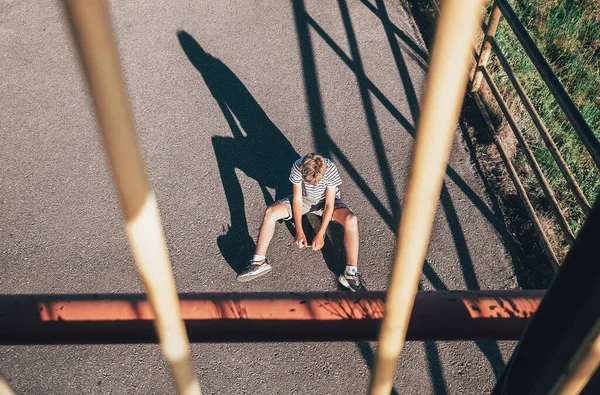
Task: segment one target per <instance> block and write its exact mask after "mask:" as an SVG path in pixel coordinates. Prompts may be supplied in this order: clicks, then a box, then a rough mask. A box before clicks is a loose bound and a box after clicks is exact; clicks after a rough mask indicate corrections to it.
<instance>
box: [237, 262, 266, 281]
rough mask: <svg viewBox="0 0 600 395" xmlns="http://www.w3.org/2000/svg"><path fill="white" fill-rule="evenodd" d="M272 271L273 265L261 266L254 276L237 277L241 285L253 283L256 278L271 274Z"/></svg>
mask: <svg viewBox="0 0 600 395" xmlns="http://www.w3.org/2000/svg"><path fill="white" fill-rule="evenodd" d="M271 269H272V267H271V265H265V266H261V268H260V269H258V270H257V271H255V272H254V273H252V274H247V275H245V276H237V280H238V281H239V282H241V283H247V282H248V281H252V280H254V279H255V278H259V277H261V276H264V275H265V274H267V273H269V272H270V271H271Z"/></svg>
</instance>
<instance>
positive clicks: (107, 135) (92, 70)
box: [65, 0, 201, 395]
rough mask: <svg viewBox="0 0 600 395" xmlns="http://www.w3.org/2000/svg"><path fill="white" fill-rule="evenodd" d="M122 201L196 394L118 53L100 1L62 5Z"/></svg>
mask: <svg viewBox="0 0 600 395" xmlns="http://www.w3.org/2000/svg"><path fill="white" fill-rule="evenodd" d="M65 3H66V6H67V11H68V14H69V18H70V21H71V25H72V27H73V31H74V34H75V38H76V40H77V44H78V47H79V51H80V53H81V57H82V60H83V64H84V68H85V71H86V74H87V79H88V82H89V85H90V89H91V96H92V98H93V101H94V105H95V108H96V116H97V119H98V123H99V125H100V129H101V131H102V136H103V138H104V144H105V146H106V152H107V154H108V158H109V161H110V164H111V166H112V170H113V176H114V179H115V183H116V186H117V190H118V192H119V196H120V199H121V205H122V208H123V213H124V215H125V220H126V231H127V236H128V238H129V243H130V246H131V249H132V252H133V256H134V258H135V262H136V264H137V268H138V271H139V273H140V276H141V278H142V280H143V282H144V286H145V287H146V291H147V293H148V300H149V301H150V303H151V305H152V308H153V309H154V312H155V314H156V320H155V322H154V325H155V328H156V331H157V333H158V337H159V340H160V343H161V346H162V350H163V354H164V356H165V359H166V360H167V361H168V362H169V364H170V365H171V370H172V372H173V377H174V380H175V384H176V385H177V389H178V391H179V393H180V394H185V395H192V394H193V395H196V394H200V393H201V392H200V385H199V383H198V381H197V380H196V377H195V374H194V368H193V365H192V360H191V356H190V350H189V347H190V346H189V341H188V337H187V333H186V330H185V326H184V323H183V320H182V319H181V314H180V311H179V300H178V297H177V291H176V287H175V280H174V278H173V272H172V269H171V263H170V262H169V256H168V252H167V247H166V243H165V239H164V236H163V231H162V225H161V222H160V216H159V213H158V207H157V205H156V199H155V197H154V193H153V192H152V190H151V189H150V186H149V184H148V180H147V177H146V172H145V170H144V163H143V159H142V156H141V153H140V150H139V148H138V144H137V139H136V133H135V127H134V121H133V116H132V113H131V108H130V106H129V102H128V99H127V94H126V92H125V85H124V83H123V77H122V75H121V68H120V63H119V58H118V54H117V49H116V47H115V43H114V40H113V36H112V31H111V27H110V23H109V16H108V10H107V8H106V4H105V2H104V1H103V0H65Z"/></svg>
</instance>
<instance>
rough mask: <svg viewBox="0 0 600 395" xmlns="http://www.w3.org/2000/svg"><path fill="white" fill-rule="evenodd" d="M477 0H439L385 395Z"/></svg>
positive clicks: (397, 261) (392, 286)
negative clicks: (439, 8) (440, 0)
mask: <svg viewBox="0 0 600 395" xmlns="http://www.w3.org/2000/svg"><path fill="white" fill-rule="evenodd" d="M480 7H481V2H480V1H460V0H446V1H444V2H442V6H441V10H440V14H439V21H438V26H437V31H436V33H435V39H434V44H433V50H432V55H431V64H430V67H429V74H428V76H427V85H426V88H425V96H424V98H423V107H422V108H423V110H422V112H421V117H420V118H419V122H418V127H417V138H416V141H415V148H414V155H413V161H412V167H411V172H410V177H409V181H408V187H407V192H406V199H405V201H404V205H403V209H402V217H401V220H400V225H399V230H398V240H397V242H396V249H395V256H394V266H393V268H392V277H391V279H390V283H389V285H388V292H387V298H386V304H385V316H384V319H383V323H382V326H381V331H380V334H379V344H378V346H377V356H376V360H375V371H374V373H373V376H372V378H371V385H370V390H369V393H370V394H371V395H384V394H385V395H389V394H390V392H391V390H392V385H393V376H394V370H395V365H396V360H397V359H398V356H399V355H400V352H401V351H402V347H403V346H404V341H405V338H406V330H407V327H408V323H409V320H410V315H411V312H412V308H413V304H414V301H415V295H416V293H417V290H418V285H419V279H420V277H421V271H422V270H423V261H424V259H425V253H426V250H427V244H428V243H429V238H430V236H431V228H432V224H433V218H434V215H435V211H436V207H437V202H438V200H439V196H440V192H441V188H442V181H443V177H444V172H445V169H446V165H447V161H448V157H449V155H450V149H451V146H452V140H453V138H454V132H455V130H456V121H457V119H458V115H459V112H460V108H461V105H462V101H463V96H464V95H465V88H466V84H467V74H468V68H469V64H470V56H471V52H470V51H471V49H472V47H471V42H472V39H473V37H474V35H475V32H476V30H477V27H478V26H479V24H480Z"/></svg>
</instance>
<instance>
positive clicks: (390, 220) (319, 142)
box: [293, 0, 514, 394]
mask: <svg viewBox="0 0 600 395" xmlns="http://www.w3.org/2000/svg"><path fill="white" fill-rule="evenodd" d="M362 3H363V4H364V5H365V6H367V8H369V9H370V10H371V11H372V12H374V13H375V14H376V15H377V16H378V17H379V19H380V20H381V22H382V24H383V27H384V30H385V34H386V37H387V39H388V42H389V45H390V49H391V51H392V54H393V57H394V60H395V63H396V66H397V68H398V72H399V75H400V79H401V81H402V83H403V85H404V90H405V93H406V95H407V97H406V99H407V102H408V104H409V109H410V112H411V117H412V119H413V120H416V119H418V116H419V104H418V99H417V96H416V93H415V90H414V86H413V85H412V81H411V78H410V75H409V73H408V67H407V65H406V62H405V60H404V58H403V55H402V51H401V50H400V48H399V46H398V42H397V39H396V37H397V36H398V32H399V31H400V32H401V30H400V29H398V28H397V27H396V26H395V25H393V24H392V23H391V21H390V20H389V17H388V15H387V11H386V9H385V4H384V2H383V1H381V0H377V1H376V6H375V5H372V3H369V2H366V1H362ZM338 5H339V8H340V12H341V18H342V20H343V23H344V28H345V30H346V36H347V38H348V45H349V48H350V52H351V56H348V55H347V54H346V53H345V52H344V51H343V50H342V49H341V48H342V47H341V46H340V45H338V44H336V43H335V41H334V40H333V39H332V38H331V37H330V36H329V35H328V34H327V33H326V32H325V30H324V29H323V28H322V27H321V26H319V25H318V23H317V22H316V21H315V20H314V19H313V18H312V17H311V16H310V15H309V14H308V12H307V11H306V8H305V6H304V1H303V0H295V1H293V10H294V17H295V22H296V32H297V37H298V42H299V47H300V54H301V62H302V69H303V73H304V82H305V92H306V99H307V102H308V108H309V115H310V121H311V127H312V131H313V140H314V144H315V146H316V149H317V150H318V151H319V152H321V153H323V154H325V155H327V156H332V157H335V158H336V159H337V160H338V161H339V163H340V164H341V165H342V166H343V167H344V169H345V170H346V171H347V172H348V174H349V175H350V177H351V178H352V179H353V181H354V182H355V183H356V185H357V186H358V187H359V189H360V190H361V192H362V193H363V194H364V195H365V197H366V198H367V200H368V201H369V202H370V203H371V205H372V206H373V207H374V208H375V210H376V211H377V212H378V213H379V215H380V216H381V218H382V219H383V221H384V222H385V223H386V224H387V225H388V226H389V227H390V229H391V230H392V231H394V232H396V227H397V223H398V220H399V216H400V213H401V209H400V204H399V200H398V194H397V192H396V188H395V183H394V179H393V177H392V175H391V171H390V166H389V164H388V160H387V157H386V153H385V149H384V146H383V142H382V138H381V134H380V130H379V127H378V124H377V119H376V116H375V113H374V111H373V104H372V99H371V95H373V96H374V97H375V98H376V99H378V100H379V101H380V102H381V104H383V106H384V107H385V108H386V109H388V111H390V113H391V114H392V115H393V116H394V117H395V118H396V120H397V121H398V122H399V123H400V125H401V126H403V127H404V128H405V129H406V131H407V132H408V133H409V134H410V135H411V136H413V137H414V136H415V128H414V125H413V123H411V122H410V121H409V120H408V119H407V118H406V117H405V116H404V115H402V114H401V113H400V111H398V110H397V109H396V108H395V107H394V106H393V104H392V103H391V102H390V101H389V100H388V99H387V98H386V97H385V96H384V95H383V93H382V92H381V91H380V90H379V89H378V88H377V87H376V86H375V85H374V84H373V83H372V81H371V80H370V79H369V78H368V77H367V76H366V75H365V73H364V68H363V65H362V60H361V58H360V52H359V49H358V43H357V40H356V35H355V33H354V30H353V27H352V22H351V18H350V13H349V10H348V6H347V4H346V1H345V0H338ZM309 29H312V30H313V31H314V32H316V33H317V34H318V36H319V37H320V38H322V39H323V40H324V41H325V42H326V43H327V44H328V45H329V47H330V48H331V49H332V50H333V51H334V52H335V53H336V54H337V55H338V56H339V57H340V58H341V59H342V61H343V62H344V63H345V64H346V65H347V66H348V67H349V68H350V69H351V70H352V71H353V72H354V74H355V75H356V79H357V86H358V89H359V93H360V95H361V99H362V103H363V108H364V111H365V118H366V121H367V126H368V129H369V132H370V134H371V138H372V141H373V145H374V149H375V152H376V156H377V158H376V159H377V162H378V164H379V169H380V171H381V176H382V180H383V182H384V185H385V188H386V194H387V198H388V201H389V204H390V206H391V207H390V210H388V208H387V207H386V206H385V204H384V203H383V202H382V201H381V200H379V198H378V197H377V196H376V195H375V193H374V192H373V190H372V189H371V188H370V187H369V185H368V184H367V182H366V181H365V180H364V179H363V178H362V177H361V176H360V174H359V173H358V171H357V170H356V168H354V166H353V165H352V164H351V162H350V160H349V158H348V157H347V156H346V155H345V154H344V153H343V152H342V151H341V150H340V149H339V147H338V146H337V145H336V144H335V142H334V141H333V139H332V138H331V136H330V135H329V133H328V131H327V127H326V121H325V114H324V110H323V102H322V98H321V94H320V89H319V81H318V77H317V73H316V64H315V56H314V51H313V46H312V43H311V40H310V31H309ZM399 38H400V39H401V40H403V41H404V42H405V43H407V38H408V36H407V35H405V34H404V35H402V34H401V35H400V36H399ZM410 44H411V45H410V46H412V47H414V46H417V45H416V43H414V42H413V41H410ZM417 47H418V46H417ZM447 175H448V176H449V178H450V179H451V180H452V181H454V182H455V184H456V185H457V186H458V187H459V188H460V189H461V190H462V191H463V193H465V195H466V196H467V197H468V198H469V199H470V200H471V201H472V202H473V204H474V205H475V207H477V208H478V209H479V210H480V211H481V212H482V214H483V215H484V216H485V217H486V219H487V220H488V221H489V222H490V223H491V224H492V225H493V226H494V227H495V228H496V229H497V230H498V231H499V233H501V236H502V237H503V238H505V237H506V236H507V232H506V229H505V227H504V226H503V225H504V223H503V221H502V220H501V219H500V217H499V216H501V213H499V212H493V211H491V210H490V209H489V208H488V206H487V204H486V203H485V202H484V201H483V200H482V199H481V198H480V197H479V196H478V195H477V194H476V193H475V192H474V191H473V190H472V189H471V188H470V187H469V186H468V185H467V183H466V182H464V181H463V180H462V178H461V177H460V176H459V175H458V174H457V173H456V171H455V170H454V169H453V168H452V167H451V166H448V169H447ZM441 202H442V207H443V210H444V213H445V214H446V217H447V220H448V224H449V227H450V231H451V234H452V238H453V241H454V244H455V247H456V250H457V254H458V256H459V261H460V264H461V269H462V272H463V276H464V280H465V283H466V285H467V288H468V289H479V282H478V280H477V278H476V275H475V271H474V267H473V262H472V259H471V255H470V253H469V249H468V246H467V243H466V239H465V236H464V233H463V230H462V228H461V226H460V222H459V221H458V215H457V212H456V209H455V207H454V204H453V202H452V199H451V197H450V194H449V192H448V189H447V186H446V183H444V185H443V189H442V195H441ZM509 252H510V254H511V255H513V258H514V250H512V249H510V251H509ZM423 273H424V275H425V276H426V277H427V278H428V280H429V281H430V282H431V284H432V285H433V286H434V287H435V288H436V289H447V287H446V286H445V284H444V283H443V281H442V280H441V279H440V277H439V276H438V275H437V274H436V273H435V271H434V270H433V268H432V267H431V266H430V265H429V263H428V262H427V261H425V263H424V270H423ZM477 346H478V347H479V348H480V350H481V351H482V353H483V354H484V355H485V356H486V357H487V359H488V360H489V362H490V365H491V367H492V369H493V371H494V374H495V375H496V377H498V376H499V374H501V372H502V370H503V369H504V366H505V365H504V361H503V359H502V355H501V353H500V350H499V348H498V345H497V343H496V342H493V341H491V342H477ZM425 347H426V355H427V360H428V364H429V370H430V374H431V379H432V384H433V387H434V391H435V393H436V394H443V393H447V392H448V390H447V387H446V384H445V381H444V378H443V372H442V366H441V362H440V358H439V352H438V349H437V345H436V344H435V343H433V342H427V343H426V344H425ZM357 348H358V349H359V351H360V352H361V355H362V356H363V358H364V359H365V362H366V363H367V365H368V366H369V367H371V363H372V358H371V357H369V355H371V354H372V352H371V353H369V351H370V346H369V345H368V343H357Z"/></svg>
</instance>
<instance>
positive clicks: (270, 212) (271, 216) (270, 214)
mask: <svg viewBox="0 0 600 395" xmlns="http://www.w3.org/2000/svg"><path fill="white" fill-rule="evenodd" d="M278 219H279V218H278V215H277V208H276V205H271V206H269V207H267V209H266V210H265V221H270V222H275V221H277V220H278Z"/></svg>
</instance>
